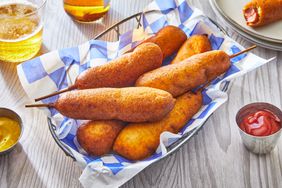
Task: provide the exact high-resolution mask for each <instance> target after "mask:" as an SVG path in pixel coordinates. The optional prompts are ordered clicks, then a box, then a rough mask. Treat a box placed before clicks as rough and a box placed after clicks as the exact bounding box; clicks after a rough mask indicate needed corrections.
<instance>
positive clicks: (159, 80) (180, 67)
mask: <svg viewBox="0 0 282 188" xmlns="http://www.w3.org/2000/svg"><path fill="white" fill-rule="evenodd" d="M229 67H230V58H229V56H228V55H227V54H226V53H225V52H224V51H221V50H214V51H210V52H205V53H201V54H197V55H194V56H192V57H190V58H188V59H186V60H184V61H182V62H180V63H176V64H170V65H167V66H163V67H160V68H158V69H155V70H153V71H150V72H148V73H145V74H144V75H142V76H141V77H140V78H138V80H137V81H136V84H135V85H136V86H146V87H152V88H158V89H162V90H165V91H167V92H169V93H171V94H172V95H173V96H174V97H177V96H179V95H181V94H183V93H185V92H187V91H190V90H192V89H194V88H196V87H197V86H200V85H202V84H204V83H206V82H208V81H211V80H213V79H214V78H216V77H217V76H219V75H221V74H222V73H224V72H225V71H226V70H227V69H228V68H229Z"/></svg>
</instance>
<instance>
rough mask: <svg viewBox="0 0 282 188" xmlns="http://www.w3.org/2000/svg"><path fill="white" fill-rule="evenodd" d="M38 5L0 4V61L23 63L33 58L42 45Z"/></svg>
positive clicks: (4, 2)
mask: <svg viewBox="0 0 282 188" xmlns="http://www.w3.org/2000/svg"><path fill="white" fill-rule="evenodd" d="M42 28H43V24H42V22H41V16H40V15H39V12H38V5H36V4H33V3H31V2H29V1H14V2H13V1H1V2H0V61H7V62H17V63H18V62H23V61H25V60H28V59H30V58H32V57H34V56H35V55H36V54H37V53H38V51H39V50H40V47H41V43H42Z"/></svg>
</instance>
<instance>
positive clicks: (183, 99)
mask: <svg viewBox="0 0 282 188" xmlns="http://www.w3.org/2000/svg"><path fill="white" fill-rule="evenodd" d="M201 106H202V94H201V92H197V93H196V94H195V93H192V92H188V93H185V94H184V95H182V96H180V97H178V98H177V100H176V103H175V106H174V108H173V110H172V111H171V112H170V113H169V114H168V115H167V116H166V117H165V118H163V119H162V120H160V121H158V122H153V123H132V124H129V125H127V126H126V127H124V129H122V130H121V132H120V133H119V135H118V137H117V138H116V140H115V142H114V146H113V150H114V151H115V152H117V153H118V154H120V155H121V156H123V157H125V158H127V159H130V160H142V159H144V158H147V157H149V156H150V155H152V154H153V153H154V152H155V151H156V149H157V147H158V145H159V143H160V135H161V133H162V132H164V131H169V132H172V133H178V132H179V131H180V130H181V129H182V128H183V126H184V125H185V124H186V123H187V121H189V120H190V119H191V118H192V117H193V116H194V115H195V114H196V113H197V112H198V111H199V109H200V108H201Z"/></svg>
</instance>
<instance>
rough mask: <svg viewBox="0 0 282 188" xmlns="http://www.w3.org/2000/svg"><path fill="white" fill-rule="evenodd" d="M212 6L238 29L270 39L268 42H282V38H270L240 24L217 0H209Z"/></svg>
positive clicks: (254, 35) (260, 37)
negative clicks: (227, 13)
mask: <svg viewBox="0 0 282 188" xmlns="http://www.w3.org/2000/svg"><path fill="white" fill-rule="evenodd" d="M209 2H210V4H211V6H212V8H213V9H216V10H217V12H218V13H219V14H220V15H221V16H222V17H224V18H225V19H226V20H227V21H228V22H230V23H232V24H233V25H234V26H236V27H237V28H238V29H240V30H241V31H243V32H245V33H247V34H249V35H251V36H253V37H257V38H259V39H261V40H265V41H268V42H275V43H278V44H282V39H274V38H270V37H267V36H263V35H260V34H257V33H254V32H252V31H250V30H248V29H246V28H244V27H242V26H241V25H240V24H238V23H237V22H236V21H235V20H233V19H232V18H230V17H229V16H228V15H226V13H225V12H224V11H223V10H222V9H221V8H220V6H219V5H218V3H217V0H209Z"/></svg>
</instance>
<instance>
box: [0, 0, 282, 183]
mask: <svg viewBox="0 0 282 188" xmlns="http://www.w3.org/2000/svg"><path fill="white" fill-rule="evenodd" d="M149 2H150V0H142V1H141V0H112V3H111V4H112V7H111V10H110V11H109V13H108V14H107V15H106V16H105V18H104V20H103V22H102V23H99V24H84V25H83V24H78V23H75V22H73V21H72V20H71V19H70V18H69V17H68V16H67V15H66V14H65V12H64V10H63V7H62V0H48V3H47V7H46V17H45V31H44V48H45V49H44V50H45V51H46V50H47V51H51V50H56V49H58V48H64V47H70V46H75V45H77V44H80V43H83V42H85V41H87V40H89V39H91V38H93V37H94V36H95V35H97V34H98V33H100V32H101V31H103V30H104V29H106V28H107V27H109V26H110V25H111V24H113V23H115V22H117V21H119V20H121V19H123V18H125V17H127V16H129V15H131V14H133V13H136V12H139V11H141V10H142V9H143V8H144V7H145V6H146V5H147V4H148V3H149ZM190 3H191V5H193V6H195V7H198V8H200V9H201V10H203V11H204V13H205V14H207V15H208V16H210V17H211V18H213V19H215V20H216V21H218V22H219V23H220V24H222V25H223V26H224V28H225V29H226V30H227V31H228V33H229V34H230V35H231V37H232V38H233V39H235V40H236V41H238V42H239V43H241V44H242V45H243V46H246V47H247V46H250V45H251V44H250V43H249V42H247V41H245V40H243V39H242V38H241V37H240V36H238V34H236V33H235V32H233V31H232V30H230V29H229V28H227V27H226V24H225V23H224V22H222V21H221V20H220V19H219V16H218V15H215V13H214V12H213V11H212V9H211V7H210V5H209V3H208V0H190ZM253 53H255V54H257V55H259V56H261V57H263V58H271V57H273V56H277V59H276V60H275V61H276V62H272V63H269V64H268V65H265V66H263V67H261V68H259V69H257V70H256V71H253V72H251V73H249V74H248V75H246V76H244V77H242V78H240V79H237V80H235V81H233V82H232V84H231V85H230V90H229V96H230V99H229V100H228V102H227V103H225V104H224V105H223V106H222V107H221V108H219V109H218V110H217V111H216V112H215V113H214V114H213V116H212V117H211V118H210V119H209V120H208V122H207V123H206V125H205V126H204V128H203V129H202V130H201V131H200V132H199V134H198V135H196V136H194V137H193V138H192V139H191V140H190V141H189V142H188V143H186V144H184V145H183V147H182V148H181V149H180V150H179V151H178V152H176V153H174V154H173V155H171V156H170V157H168V158H166V159H164V160H162V161H160V162H158V163H156V164H153V165H151V166H150V167H148V168H147V169H145V170H144V171H142V172H141V173H140V174H138V175H137V176H136V177H134V178H133V179H132V180H130V181H129V182H128V183H126V184H125V185H124V186H123V187H124V188H125V187H138V188H139V187H183V188H184V187H236V188H237V187H238V188H239V187H254V188H260V187H275V188H278V187H282V139H280V142H279V144H278V147H276V148H275V149H274V151H272V152H271V153H270V154H268V155H261V156H259V155H254V154H252V153H250V152H248V151H247V150H246V149H245V148H244V146H243V145H242V142H241V139H240V136H239V132H238V130H237V128H236V124H235V114H236V112H237V111H238V109H239V108H240V107H241V106H243V105H245V104H247V103H250V102H255V101H266V102H270V103H272V104H274V105H277V106H278V107H280V108H281V105H282V103H281V102H282V101H281V98H282V82H281V81H280V80H282V52H277V51H272V50H268V49H264V48H260V47H258V48H256V49H255V50H253ZM30 102H31V100H30V99H28V97H27V95H26V94H25V92H24V91H23V89H22V87H21V85H20V83H19V80H18V78H17V74H16V67H15V65H12V64H8V63H0V106H3V107H8V108H12V109H14V110H15V111H16V112H18V113H19V115H20V116H21V117H22V118H23V122H24V134H23V136H22V138H21V141H20V144H19V145H18V146H17V147H16V149H15V150H14V151H13V152H12V153H10V154H9V155H6V156H1V157H0V187H1V188H6V187H11V188H13V187H50V188H51V187H52V188H53V187H67V188H72V187H81V185H80V183H79V181H78V178H79V176H80V174H81V169H80V168H79V167H78V166H77V165H76V164H75V163H74V162H73V161H72V159H71V158H69V157H66V156H65V154H64V153H63V152H62V151H61V150H60V148H59V147H58V146H57V145H56V143H55V141H54V140H53V138H52V137H51V134H50V132H49V130H48V126H47V121H46V116H45V115H44V114H43V113H42V112H41V111H39V110H38V109H25V108H24V104H26V103H30Z"/></svg>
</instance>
